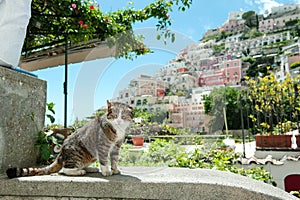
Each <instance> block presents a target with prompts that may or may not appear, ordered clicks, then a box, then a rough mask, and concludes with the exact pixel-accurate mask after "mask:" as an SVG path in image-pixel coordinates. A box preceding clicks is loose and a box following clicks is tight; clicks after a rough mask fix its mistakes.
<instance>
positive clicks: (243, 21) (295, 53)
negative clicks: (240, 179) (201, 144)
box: [117, 4, 300, 132]
mask: <svg viewBox="0 0 300 200" xmlns="http://www.w3.org/2000/svg"><path fill="white" fill-rule="evenodd" d="M299 22H300V8H299V5H298V4H288V5H283V6H279V7H275V8H273V9H272V10H271V11H270V12H269V13H268V14H266V15H260V14H257V13H256V12H255V11H248V12H241V11H238V12H230V13H229V15H228V19H227V20H226V21H225V22H224V23H223V24H222V25H221V26H220V27H218V28H216V29H212V30H209V31H207V32H206V33H205V34H204V36H203V38H202V39H201V40H200V42H199V43H194V44H192V45H190V46H187V47H186V48H184V49H182V50H181V52H180V53H179V54H178V55H177V56H176V58H175V59H173V60H170V61H169V62H168V64H167V65H165V66H164V67H163V68H161V69H159V70H158V71H157V73H156V74H155V75H153V76H151V75H143V74H140V75H139V76H137V77H136V78H135V79H133V80H131V81H130V84H129V85H128V87H126V88H125V89H123V90H122V91H120V93H119V96H118V97H117V100H118V101H121V102H124V103H127V104H130V105H132V106H135V107H138V108H141V110H143V111H148V112H166V113H168V119H167V120H166V121H165V123H166V124H168V125H170V126H173V127H182V128H186V127H189V128H190V130H191V131H192V132H204V131H207V130H208V127H207V124H208V122H209V116H207V115H205V114H204V106H203V103H204V96H205V95H208V94H209V93H210V91H212V90H213V89H214V88H216V87H224V86H226V87H236V88H241V85H242V82H243V80H244V77H245V76H250V77H257V76H263V74H264V73H265V71H266V69H267V68H268V70H272V72H274V74H275V75H276V78H277V79H284V78H285V76H286V74H287V73H289V74H291V76H296V75H297V74H298V72H299V71H298V67H297V65H296V67H291V66H293V64H294V65H295V63H297V62H299V61H300V55H299V42H300V40H299V37H298V36H299V31H300V23H299ZM253 60H254V61H255V64H254V65H253Z"/></svg>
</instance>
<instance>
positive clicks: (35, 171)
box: [6, 155, 62, 178]
mask: <svg viewBox="0 0 300 200" xmlns="http://www.w3.org/2000/svg"><path fill="white" fill-rule="evenodd" d="M60 157H61V156H60V155H59V156H58V157H57V158H56V159H55V161H54V162H53V163H52V164H51V165H49V166H46V167H44V168H33V167H30V168H17V167H14V168H9V169H7V170H6V174H7V176H8V178H16V177H22V176H39V175H47V174H51V173H56V172H58V171H59V170H60V169H61V168H62V161H61V159H60Z"/></svg>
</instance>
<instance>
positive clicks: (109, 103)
mask: <svg viewBox="0 0 300 200" xmlns="http://www.w3.org/2000/svg"><path fill="white" fill-rule="evenodd" d="M106 104H107V108H110V107H111V102H110V101H109V100H106Z"/></svg>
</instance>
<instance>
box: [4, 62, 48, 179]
mask: <svg viewBox="0 0 300 200" xmlns="http://www.w3.org/2000/svg"><path fill="white" fill-rule="evenodd" d="M0 101H1V104H0V173H3V172H4V171H5V170H6V169H7V167H8V166H22V167H27V166H32V165H35V163H36V159H37V151H36V149H35V147H34V144H35V141H36V135H37V133H38V131H40V130H43V126H44V121H45V106H46V81H43V80H40V79H38V78H36V77H33V76H29V75H27V74H24V73H20V72H18V71H15V70H11V69H8V68H5V67H0Z"/></svg>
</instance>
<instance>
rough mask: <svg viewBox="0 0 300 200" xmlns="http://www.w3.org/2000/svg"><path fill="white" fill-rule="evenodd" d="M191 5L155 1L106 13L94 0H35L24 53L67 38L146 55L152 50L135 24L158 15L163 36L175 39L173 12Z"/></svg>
mask: <svg viewBox="0 0 300 200" xmlns="http://www.w3.org/2000/svg"><path fill="white" fill-rule="evenodd" d="M191 4H192V0H175V1H174V0H173V1H172V0H169V1H168V0H155V1H153V2H152V3H150V4H149V5H147V6H145V7H144V8H142V9H138V10H137V9H135V8H134V6H133V5H134V4H133V3H131V4H130V5H129V6H128V7H127V8H125V9H123V10H118V11H112V12H108V13H104V12H102V10H101V5H99V4H98V3H97V1H95V0H32V8H31V16H32V17H31V19H30V22H29V25H28V27H27V34H26V39H25V42H24V46H23V50H22V54H23V55H25V54H26V55H28V54H30V53H32V52H35V51H37V50H41V49H44V48H53V47H55V46H59V45H62V44H64V42H65V39H66V38H68V41H69V42H70V43H73V44H74V43H82V42H86V41H89V40H93V39H97V40H108V42H109V43H110V45H114V44H116V43H118V57H120V56H124V57H126V58H131V57H132V56H133V55H132V54H134V55H141V54H145V53H148V52H150V50H149V49H148V48H146V47H145V46H144V45H143V44H142V42H141V39H142V37H139V36H136V35H134V33H133V29H132V24H134V23H136V22H143V21H145V20H148V19H150V18H155V19H156V20H157V25H156V26H157V30H158V31H160V33H161V35H162V36H163V37H164V38H165V39H166V38H171V39H172V41H174V37H175V35H174V34H173V33H171V32H170V30H169V29H168V27H169V26H170V25H171V24H172V20H171V17H170V13H171V12H172V11H173V8H174V7H176V6H177V7H178V9H179V11H182V12H184V11H185V10H186V9H187V8H189V7H190V5H191Z"/></svg>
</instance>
